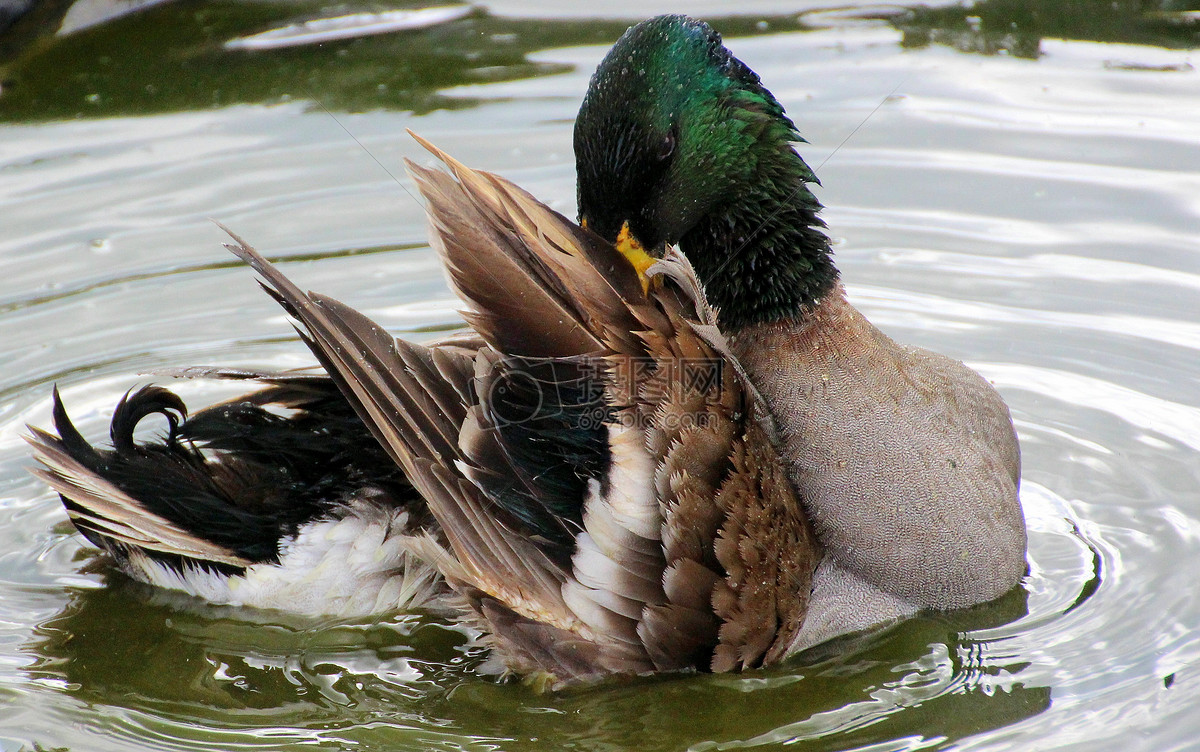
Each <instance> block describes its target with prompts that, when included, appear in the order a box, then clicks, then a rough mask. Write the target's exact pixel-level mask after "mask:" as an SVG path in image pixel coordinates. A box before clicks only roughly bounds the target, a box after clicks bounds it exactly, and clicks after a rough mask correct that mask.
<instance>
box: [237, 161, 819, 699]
mask: <svg viewBox="0 0 1200 752" xmlns="http://www.w3.org/2000/svg"><path fill="white" fill-rule="evenodd" d="M431 150H433V149H431ZM433 151H434V152H435V154H436V155H437V156H439V158H442V159H443V161H445V162H446V163H447V164H448V166H449V167H450V169H451V174H447V173H444V172H440V171H436V170H429V169H425V168H421V167H417V166H415V165H412V166H410V169H411V170H412V171H413V174H414V176H415V177H416V178H417V182H418V185H419V187H420V188H421V190H422V192H423V193H425V195H426V198H427V199H428V201H429V206H428V211H429V214H430V221H431V226H432V228H433V242H434V245H435V247H436V248H437V249H438V251H439V253H440V254H441V255H442V257H443V259H444V261H445V264H446V267H447V270H448V273H449V275H450V278H451V282H452V284H453V285H454V286H455V288H456V289H457V290H458V291H459V293H460V294H461V295H462V297H463V299H464V301H466V302H467V304H468V305H469V307H470V308H469V310H468V311H467V313H466V316H467V318H468V320H469V321H471V322H472V323H473V325H474V326H475V327H476V330H477V332H478V334H479V336H480V339H481V340H482V344H481V346H480V347H478V348H477V349H475V350H474V351H468V352H464V353H461V354H459V355H454V356H447V355H445V354H444V353H443V352H442V351H441V350H434V351H431V350H430V349H428V348H424V347H421V346H419V345H414V344H411V343H405V342H402V341H397V340H395V339H393V338H392V337H390V336H389V335H387V334H385V333H384V332H383V331H382V329H380V328H379V327H378V326H377V325H375V324H373V323H372V322H371V321H370V320H369V319H367V318H366V317H364V316H362V315H361V314H359V313H357V312H355V311H353V310H352V309H350V308H348V307H347V306H345V305H343V304H341V303H338V302H337V301H334V300H332V299H330V298H327V297H324V296H320V295H316V294H312V293H305V292H303V291H301V290H300V289H299V288H297V287H296V286H295V285H293V284H292V283H291V282H289V281H288V280H287V279H286V278H285V277H284V276H283V275H282V274H281V273H280V272H279V271H278V270H277V269H275V268H274V267H273V266H272V265H271V264H270V263H268V262H267V261H266V260H265V259H263V258H262V257H261V256H259V255H258V254H257V253H255V252H254V251H253V250H252V249H250V248H249V247H248V246H247V245H246V244H245V243H243V242H241V241H240V240H239V241H238V243H237V244H236V245H234V246H231V248H232V250H233V251H234V252H235V253H237V254H238V255H239V256H241V257H242V258H243V259H245V260H246V261H247V262H249V263H250V264H251V265H252V266H254V268H255V269H256V270H257V271H258V272H259V273H260V274H261V275H262V277H263V278H264V280H265V286H266V287H267V289H268V290H269V291H270V292H271V293H272V294H273V295H275V296H276V298H277V299H278V300H279V301H280V302H281V303H282V304H283V306H284V307H285V308H286V309H287V310H288V311H289V312H290V313H291V314H292V315H293V316H294V317H295V318H296V319H297V320H298V321H299V323H300V328H301V330H302V331H301V334H302V337H304V339H305V341H306V342H308V344H309V346H310V347H311V348H312V349H313V351H314V353H316V355H317V357H318V359H319V360H320V361H321V363H322V365H324V366H325V367H326V368H327V369H328V370H329V372H330V373H331V375H332V376H333V378H334V379H335V380H336V381H337V382H338V384H339V385H340V386H341V387H342V389H343V390H344V391H345V392H346V394H347V396H348V397H349V399H350V401H351V403H352V404H354V406H355V408H356V409H357V410H358V411H359V414H360V416H361V417H362V419H363V421H364V422H365V423H366V424H367V425H368V426H369V427H370V428H371V431H372V432H373V433H374V434H375V436H376V437H377V438H378V439H379V441H380V442H381V444H383V446H384V447H385V448H386V449H387V451H388V453H389V454H390V455H391V456H392V457H393V458H394V459H395V461H396V462H397V463H398V464H399V465H400V466H401V467H403V468H404V470H405V473H406V474H407V475H408V477H409V478H410V480H411V481H412V482H413V484H414V485H415V486H416V487H417V489H418V490H419V491H420V492H421V494H422V495H423V496H424V497H425V499H426V502H427V503H428V505H429V507H430V510H431V512H432V513H433V515H434V516H435V517H436V518H437V520H438V523H439V525H440V528H441V532H442V534H443V536H444V539H445V541H446V544H447V548H446V549H441V550H436V551H433V550H431V551H429V552H428V556H429V557H430V558H432V559H434V560H435V563H437V565H438V566H439V568H441V569H442V571H443V573H444V574H445V575H446V576H447V578H448V580H449V581H450V582H451V583H452V584H453V585H454V586H455V587H456V588H457V589H458V590H459V591H460V592H461V593H462V594H464V595H465V596H467V599H468V602H469V603H471V604H472V605H471V608H472V613H473V615H474V618H475V619H476V620H477V621H478V622H479V623H480V624H481V626H482V627H483V628H484V629H485V630H486V631H487V632H489V633H490V634H491V640H492V641H493V643H494V644H495V646H496V648H497V651H498V652H499V653H500V654H501V656H502V659H503V661H504V662H505V663H506V665H507V666H508V667H509V668H511V669H513V670H515V671H517V672H520V673H524V674H530V673H544V674H546V675H549V676H550V677H552V678H553V681H555V682H569V681H573V680H577V679H584V678H591V677H595V676H600V675H606V674H611V673H641V672H646V671H652V670H663V669H677V668H684V667H689V666H695V667H700V668H709V667H711V668H715V669H718V670H728V669H732V668H737V667H740V666H752V665H758V664H760V663H763V662H764V661H770V660H773V659H775V658H777V657H779V656H781V655H782V653H783V649H784V647H786V644H787V643H789V642H790V639H791V637H792V635H793V633H794V632H795V630H796V629H798V627H799V620H800V619H802V617H803V613H804V608H805V606H806V603H807V596H808V592H809V582H810V578H811V573H812V570H813V568H814V566H815V563H816V555H817V551H816V544H815V542H814V538H813V536H812V534H811V531H810V529H809V527H808V523H807V520H806V519H805V517H804V515H803V511H802V508H801V507H800V505H799V501H798V499H797V498H796V495H795V493H794V491H793V490H792V488H791V486H790V484H789V483H788V482H787V479H786V475H785V474H784V473H783V470H782V465H781V464H780V462H779V458H778V457H777V456H776V455H775V454H774V449H773V447H772V445H771V442H770V441H769V438H768V433H769V425H770V423H769V418H768V417H767V416H766V415H765V413H762V412H761V410H760V409H759V406H758V404H757V402H756V400H755V399H754V395H753V393H752V391H751V390H749V389H748V388H747V385H746V384H745V383H744V382H743V381H742V378H741V376H740V371H739V369H738V368H736V367H735V365H736V364H734V363H733V362H731V356H729V355H728V354H727V349H725V350H723V349H722V348H720V347H714V346H713V345H712V344H710V342H709V341H708V339H711V338H712V336H713V335H712V332H711V331H708V332H707V333H705V332H706V330H705V329H704V327H705V326H709V327H711V325H712V323H713V322H714V321H715V316H713V314H712V312H711V310H710V309H708V307H707V304H706V303H704V301H703V297H702V293H700V292H699V286H698V285H694V284H692V285H680V284H676V283H675V282H671V281H670V279H669V278H670V276H671V275H669V274H668V275H664V276H665V277H666V278H668V281H667V282H665V283H664V284H662V285H655V286H652V290H651V292H650V293H649V294H647V293H646V292H644V290H643V287H642V283H641V280H640V279H639V278H638V276H637V273H636V271H635V270H634V269H633V268H632V266H631V265H629V264H628V263H627V262H626V261H625V259H624V258H623V257H622V256H621V255H620V254H619V253H618V252H617V251H616V250H615V249H613V248H612V247H611V246H609V245H607V244H605V243H603V242H602V241H600V240H599V239H598V238H597V237H596V236H594V235H593V234H591V233H590V232H588V231H586V230H582V229H580V228H578V227H577V226H575V225H574V224H573V223H571V222H570V221H569V220H567V219H565V218H564V217H562V216H561V215H559V214H557V213H555V212H553V211H552V210H550V209H548V208H547V207H545V206H544V205H542V204H540V203H539V202H537V201H536V200H535V199H533V198H532V197H531V196H529V195H528V194H527V193H525V192H524V191H521V190H520V189H519V188H516V187H515V186H513V185H512V184H510V183H508V182H507V181H505V180H503V179H502V178H499V177H497V176H494V175H490V174H488V173H483V172H478V171H474V170H471V169H469V168H466V167H465V166H463V165H461V164H459V163H457V162H454V161H453V160H451V159H450V158H448V157H445V155H443V154H441V153H440V152H437V151H436V150H433ZM235 239H236V238H235ZM671 264H673V265H675V266H673V267H671V270H672V272H673V273H675V274H678V275H682V276H683V277H684V278H688V277H689V275H690V276H691V277H694V274H693V273H692V272H691V269H690V267H688V266H687V264H686V260H684V259H682V257H678V258H675V259H674V260H672V261H669V262H668V266H670V265H671ZM706 337H707V339H706ZM539 369H541V370H539ZM586 369H592V370H591V372H592V374H593V376H592V378H595V379H598V383H599V387H598V388H597V389H593V390H590V391H589V390H582V391H584V392H586V394H585V396H584V397H579V395H578V393H577V394H576V395H575V397H566V398H564V397H562V396H561V393H562V392H563V391H564V389H563V388H564V387H568V386H571V385H577V383H578V381H579V379H580V375H581V373H582V372H583V371H584V370H586ZM531 373H532V374H535V376H534V378H533V380H534V382H536V383H537V384H538V390H540V391H539V392H538V394H539V397H538V398H539V399H543V400H544V399H545V398H546V397H547V395H554V396H553V397H552V398H550V399H549V400H548V401H547V402H545V403H544V404H548V405H550V407H551V410H552V411H554V412H556V413H563V412H564V411H565V412H566V413H571V410H572V409H575V408H579V410H580V411H582V412H586V411H588V410H594V409H595V408H596V407H597V405H598V406H599V407H600V408H601V410H600V412H599V413H594V414H595V415H597V416H598V418H599V420H598V424H599V425H598V426H596V425H588V426H587V427H586V431H585V430H584V426H583V425H582V423H583V421H582V420H580V419H579V416H578V415H577V414H570V415H568V417H567V419H564V420H560V421H558V422H557V423H553V424H552V425H550V426H549V427H547V426H538V425H524V424H525V423H528V421H515V422H514V421H509V420H506V419H505V415H504V412H503V411H504V409H508V408H510V407H511V405H510V404H508V403H505V402H504V400H503V399H501V398H499V397H498V396H497V395H499V394H500V393H501V392H502V391H503V393H504V394H505V395H512V394H515V393H517V392H519V391H520V390H507V391H505V390H498V389H497V388H496V386H497V384H505V383H507V384H509V385H510V386H512V385H513V383H512V382H513V380H514V379H517V378H524V377H525V376H528V375H530V374H531ZM506 379H507V380H508V381H507V382H506V381H505V380H506ZM535 391H537V390H535ZM566 391H568V392H569V391H570V390H569V389H566ZM578 391H579V390H577V392H578ZM597 395H598V396H597ZM517 403H518V405H524V406H525V407H528V404H529V402H528V400H526V401H522V400H520V399H518V400H517ZM535 422H536V421H535ZM556 432H557V433H556ZM568 436H569V437H570V441H567V442H565V443H566V444H567V445H568V450H565V451H560V450H555V451H541V452H533V453H532V455H531V454H530V453H529V452H527V451H526V447H527V446H528V445H529V444H531V443H532V444H535V445H536V444H537V443H538V442H539V441H543V442H545V443H552V442H551V441H550V440H549V438H548V437H556V438H557V439H558V440H562V439H563V438H564V437H568ZM571 442H575V443H576V444H577V446H575V447H574V448H571V447H570V444H571ZM560 443H563V442H561V441H560ZM597 446H599V447H600V448H601V449H602V450H603V454H604V458H605V459H604V461H603V462H601V463H599V464H595V463H594V462H593V460H594V459H595V457H594V452H593V450H594V449H595V448H596V447H597ZM581 456H582V457H584V458H585V459H582V460H581V459H580V457H581ZM589 463H593V464H589ZM553 467H559V468H560V469H561V467H566V468H567V469H568V470H569V471H570V472H572V473H575V476H576V481H577V484H576V490H577V493H576V494H575V496H574V498H566V499H564V498H559V499H551V498H550V496H551V494H550V493H549V492H548V491H547V488H548V487H551V486H552V484H549V485H548V484H547V483H546V482H545V481H544V477H545V476H544V475H543V471H545V472H549V471H550V470H551V469H552V468H553ZM560 480H561V479H560ZM505 483H507V484H508V486H507V489H505V488H501V487H500V486H501V485H503V484H505ZM508 492H511V497H508V496H506V493H508ZM514 499H516V500H514ZM523 504H524V505H527V506H523ZM555 504H557V505H558V506H555ZM564 505H566V506H567V507H568V508H566V509H564V508H563V506H564ZM535 511H536V512H537V513H536V514H535V513H534V512H535ZM543 513H544V514H546V515H549V516H551V517H554V518H556V519H558V520H559V521H560V522H562V521H563V520H565V522H562V524H563V525H564V527H562V528H561V529H560V530H559V531H558V532H559V533H562V532H563V531H566V532H568V533H570V535H567V536H566V537H563V536H562V535H555V534H554V531H553V530H551V528H550V527H548V526H547V525H546V524H545V523H544V522H543V521H540V520H539V515H540V514H543ZM777 528H778V529H782V530H786V531H788V532H787V534H786V535H785V534H782V533H780V532H779V530H778V529H777ZM781 536H783V537H785V538H786V537H788V536H790V538H789V540H788V543H789V545H792V547H793V552H792V553H790V554H787V555H782V554H780V552H777V551H775V550H774V549H773V546H774V545H775V544H777V543H779V542H780V539H781ZM564 553H565V554H566V555H564ZM751 595H753V597H751Z"/></svg>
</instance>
